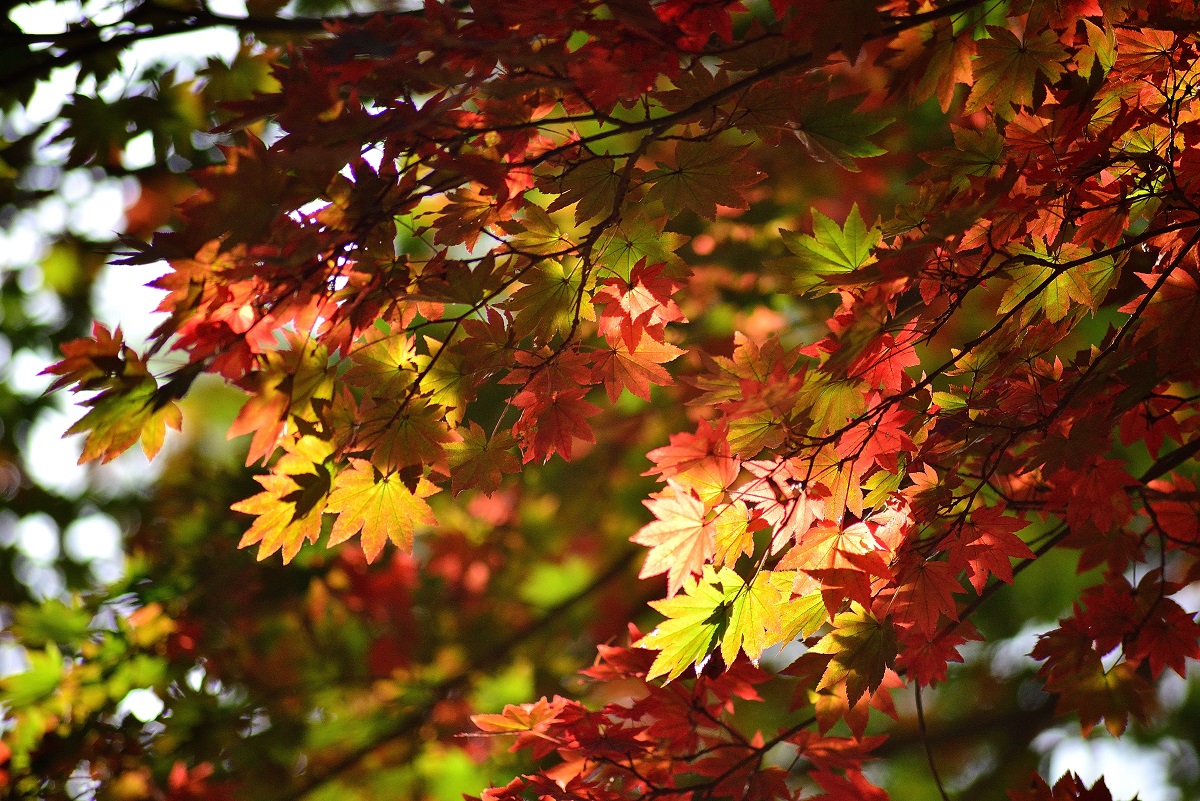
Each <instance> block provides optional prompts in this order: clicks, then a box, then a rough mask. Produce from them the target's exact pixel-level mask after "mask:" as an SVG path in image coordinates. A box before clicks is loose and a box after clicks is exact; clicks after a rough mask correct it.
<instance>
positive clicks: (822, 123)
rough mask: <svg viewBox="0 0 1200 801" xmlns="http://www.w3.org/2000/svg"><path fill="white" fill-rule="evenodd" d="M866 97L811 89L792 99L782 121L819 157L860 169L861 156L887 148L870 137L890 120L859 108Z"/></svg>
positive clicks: (882, 151) (812, 153)
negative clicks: (838, 95)
mask: <svg viewBox="0 0 1200 801" xmlns="http://www.w3.org/2000/svg"><path fill="white" fill-rule="evenodd" d="M863 100H864V96H863V95H850V96H847V97H834V98H831V97H829V95H828V93H827V92H826V91H825V90H823V89H817V90H815V91H808V92H805V93H803V94H802V95H800V96H798V97H796V98H794V99H793V100H792V101H791V105H792V107H793V110H792V113H791V114H790V115H788V118H787V119H786V121H784V123H783V124H784V126H785V127H786V128H787V129H789V130H790V131H791V132H792V133H793V134H794V135H795V136H796V138H797V139H799V140H800V143H801V144H802V145H804V147H805V149H806V150H807V151H808V154H809V155H810V156H812V157H813V159H815V160H816V161H832V162H834V163H835V164H837V165H838V166H840V167H842V168H843V169H846V170H849V171H851V172H858V171H859V166H858V164H857V160H858V159H863V158H872V157H874V156H882V155H883V154H884V153H886V152H887V151H886V150H884V149H883V148H881V147H880V146H879V145H876V144H875V143H874V142H872V141H871V140H870V139H869V138H868V137H871V136H873V135H875V134H877V133H879V132H880V131H882V130H883V129H884V128H886V127H887V126H888V125H890V124H891V120H890V119H888V118H886V117H881V116H878V115H875V114H866V113H861V112H859V110H858V109H859V107H860V106H861V105H862V103H863Z"/></svg>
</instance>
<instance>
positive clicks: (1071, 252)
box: [997, 246, 1119, 325]
mask: <svg viewBox="0 0 1200 801" xmlns="http://www.w3.org/2000/svg"><path fill="white" fill-rule="evenodd" d="M1022 253H1023V254H1024V255H1027V256H1029V257H1032V258H1034V259H1036V260H1037V263H1033V264H1030V263H1025V264H1020V265H1018V266H1016V267H1014V268H1013V269H1011V270H1010V271H1009V274H1010V275H1011V276H1012V280H1013V282H1012V284H1011V285H1009V287H1008V289H1007V290H1005V292H1004V296H1003V297H1001V298H1000V308H999V309H998V310H997V311H998V313H999V314H1008V313H1009V312H1010V311H1012V310H1013V309H1015V308H1016V307H1017V306H1018V305H1019V304H1020V303H1021V301H1023V300H1024V299H1025V298H1027V297H1029V296H1031V295H1033V296H1034V297H1031V298H1030V300H1029V302H1028V303H1027V304H1026V305H1025V307H1024V308H1023V309H1022V310H1021V324H1022V325H1028V324H1029V322H1030V321H1031V320H1032V319H1033V317H1034V315H1035V314H1036V313H1037V312H1038V311H1039V310H1040V311H1044V312H1045V313H1046V318H1047V319H1048V320H1049V321H1050V322H1052V323H1057V322H1060V321H1061V320H1063V319H1064V318H1066V316H1067V315H1068V314H1069V313H1070V312H1071V309H1072V307H1073V306H1074V305H1076V304H1080V305H1084V306H1087V307H1088V308H1089V309H1091V310H1092V311H1093V312H1095V311H1096V310H1097V309H1098V308H1099V306H1100V302H1101V301H1102V300H1103V299H1104V295H1105V294H1107V292H1108V290H1109V289H1110V288H1111V287H1112V286H1113V284H1115V283H1116V279H1117V277H1118V275H1119V271H1118V268H1117V266H1116V262H1114V261H1113V259H1112V258H1111V257H1109V256H1105V257H1099V258H1096V259H1094V260H1093V261H1089V262H1085V263H1083V264H1077V265H1075V266H1074V267H1069V268H1067V269H1062V268H1060V267H1057V266H1055V265H1056V263H1059V262H1073V261H1077V260H1078V259H1079V258H1082V257H1084V256H1085V255H1086V251H1084V250H1083V249H1082V248H1063V249H1062V250H1061V251H1060V252H1058V253H1055V254H1050V253H1048V252H1047V251H1046V250H1045V248H1044V247H1040V246H1039V247H1035V248H1034V249H1033V250H1025V251H1022ZM1047 262H1050V263H1047ZM1043 285H1044V286H1043Z"/></svg>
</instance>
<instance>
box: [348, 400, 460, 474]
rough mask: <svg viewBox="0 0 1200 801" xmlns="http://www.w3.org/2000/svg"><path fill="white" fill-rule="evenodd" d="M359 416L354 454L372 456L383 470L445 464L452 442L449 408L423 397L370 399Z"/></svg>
mask: <svg viewBox="0 0 1200 801" xmlns="http://www.w3.org/2000/svg"><path fill="white" fill-rule="evenodd" d="M405 401H407V402H405ZM357 417H358V421H359V425H360V428H359V430H358V432H357V435H356V437H355V440H354V445H353V448H352V452H354V453H360V454H366V455H368V456H369V457H370V460H371V464H373V465H375V466H376V467H377V468H378V469H379V470H381V471H383V472H390V471H392V470H398V469H400V468H402V467H407V466H409V465H434V466H438V465H442V464H443V463H444V461H445V448H444V446H445V445H446V443H448V442H450V441H451V439H452V434H451V429H450V427H449V425H448V424H447V423H446V410H445V407H443V406H436V405H434V404H431V403H426V402H425V399H423V398H407V399H406V398H405V397H404V396H400V397H396V398H380V399H377V398H374V397H368V398H366V399H365V400H364V401H363V403H362V404H360V406H359V409H358V415H357ZM443 471H444V467H443Z"/></svg>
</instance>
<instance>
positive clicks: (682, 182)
mask: <svg viewBox="0 0 1200 801" xmlns="http://www.w3.org/2000/svg"><path fill="white" fill-rule="evenodd" d="M745 152H746V148H742V147H729V146H726V145H719V144H715V143H713V142H678V143H677V144H676V146H675V153H674V158H673V163H664V162H659V164H658V166H659V169H658V170H655V171H654V172H652V173H650V174H649V175H647V176H646V181H647V183H649V184H650V189H649V190H648V191H647V192H646V200H661V201H662V203H663V205H664V206H666V207H667V211H668V212H670V213H672V214H674V213H677V212H678V211H679V210H680V209H690V210H691V211H694V212H696V213H697V214H699V215H700V216H701V217H706V218H708V219H710V220H712V219H715V218H716V216H717V206H729V207H731V208H735V209H745V208H748V204H747V203H746V198H745V197H744V195H743V193H742V190H743V189H746V188H748V187H750V186H753V185H754V184H755V183H757V182H758V181H759V180H761V177H762V176H761V175H760V174H759V173H758V171H757V170H755V169H753V168H752V167H749V166H748V165H747V164H746V163H745V162H744V161H743V158H742V157H743V156H744V155H745Z"/></svg>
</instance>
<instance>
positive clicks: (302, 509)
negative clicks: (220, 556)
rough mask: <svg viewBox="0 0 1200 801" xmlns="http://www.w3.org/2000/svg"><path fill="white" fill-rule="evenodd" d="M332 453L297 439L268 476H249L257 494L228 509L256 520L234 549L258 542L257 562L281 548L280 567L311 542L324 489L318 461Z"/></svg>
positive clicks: (312, 440) (325, 473) (319, 443)
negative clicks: (260, 488)
mask: <svg viewBox="0 0 1200 801" xmlns="http://www.w3.org/2000/svg"><path fill="white" fill-rule="evenodd" d="M332 452H333V448H332V446H331V445H330V444H329V443H328V442H327V441H325V440H321V439H318V438H316V437H302V438H300V439H299V440H297V441H295V442H292V443H289V444H288V445H287V452H286V454H285V455H284V456H283V457H281V458H280V459H279V461H278V462H276V464H275V465H274V467H273V469H272V472H271V473H269V474H267V475H265V476H255V477H254V480H255V481H257V482H258V483H259V484H261V485H262V487H263V492H260V493H259V494H258V495H254V496H252V497H250V498H247V499H246V500H244V501H239V502H238V503H235V504H233V506H232V507H230V508H232V509H233V510H234V511H235V512H243V513H245V514H252V515H255V516H256V517H255V519H254V522H253V523H252V524H251V526H250V528H249V529H248V530H247V531H246V533H245V534H243V535H242V539H241V542H239V543H238V547H239V548H245V547H247V546H249V545H254V544H255V543H258V559H259V561H262V560H263V559H266V558H267V557H268V556H270V555H271V554H273V553H275V552H276V551H278V550H280V549H282V550H283V561H284V562H285V563H286V562H290V561H291V560H292V559H293V558H294V557H295V556H296V554H297V553H299V552H300V548H301V546H303V545H304V543H305V542H316V541H317V538H318V537H319V536H320V534H321V523H322V513H323V512H324V511H325V507H326V501H327V495H328V493H329V487H330V476H329V470H328V469H327V468H326V466H325V464H324V463H325V460H326V459H327V458H328V457H329V455H330V454H331V453H332Z"/></svg>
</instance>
